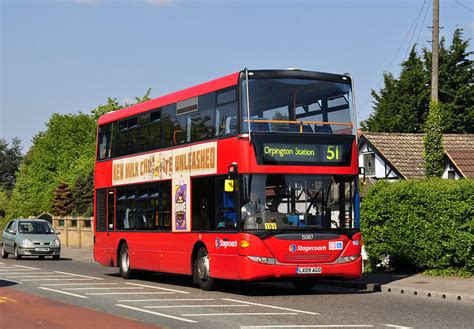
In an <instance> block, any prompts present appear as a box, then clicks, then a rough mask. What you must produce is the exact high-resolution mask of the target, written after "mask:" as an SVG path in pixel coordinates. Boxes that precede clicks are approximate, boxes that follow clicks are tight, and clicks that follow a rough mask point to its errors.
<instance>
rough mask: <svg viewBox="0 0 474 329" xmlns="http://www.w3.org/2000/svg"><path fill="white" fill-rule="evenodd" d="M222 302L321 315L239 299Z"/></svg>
mask: <svg viewBox="0 0 474 329" xmlns="http://www.w3.org/2000/svg"><path fill="white" fill-rule="evenodd" d="M222 300H227V301H230V302H235V303H243V304H249V305H255V306H262V307H268V308H274V309H277V310H285V311H291V312H298V313H304V314H311V315H319V313H316V312H309V311H301V310H295V309H292V308H286V307H279V306H273V305H266V304H259V303H252V302H246V301H243V300H237V299H231V298H222Z"/></svg>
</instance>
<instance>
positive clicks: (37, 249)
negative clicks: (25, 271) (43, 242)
mask: <svg viewBox="0 0 474 329" xmlns="http://www.w3.org/2000/svg"><path fill="white" fill-rule="evenodd" d="M35 251H49V248H35Z"/></svg>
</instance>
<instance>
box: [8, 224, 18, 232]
mask: <svg viewBox="0 0 474 329" xmlns="http://www.w3.org/2000/svg"><path fill="white" fill-rule="evenodd" d="M16 226H17V225H16V222H13V224H12V228H11V230H10V232H11V233H13V234H15V233H16Z"/></svg>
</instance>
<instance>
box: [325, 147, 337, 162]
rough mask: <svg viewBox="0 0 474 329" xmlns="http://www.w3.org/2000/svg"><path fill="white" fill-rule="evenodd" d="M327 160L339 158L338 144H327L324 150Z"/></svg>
mask: <svg viewBox="0 0 474 329" xmlns="http://www.w3.org/2000/svg"><path fill="white" fill-rule="evenodd" d="M326 159H327V160H339V146H335V145H328V150H327V152H326Z"/></svg>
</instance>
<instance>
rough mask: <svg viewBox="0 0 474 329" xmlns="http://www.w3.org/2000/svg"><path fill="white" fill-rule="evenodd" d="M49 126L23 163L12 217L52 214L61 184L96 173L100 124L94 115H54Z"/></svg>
mask: <svg viewBox="0 0 474 329" xmlns="http://www.w3.org/2000/svg"><path fill="white" fill-rule="evenodd" d="M46 126H47V130H46V131H45V132H42V133H39V134H38V135H36V136H35V138H34V139H33V145H32V147H31V148H30V150H29V151H28V152H27V154H26V155H25V158H24V159H23V161H22V162H21V165H20V169H19V172H18V176H17V183H16V186H15V189H14V190H13V193H12V198H11V201H10V203H9V206H8V216H9V217H10V216H18V217H20V216H30V215H36V214H38V213H41V212H43V211H51V199H52V196H53V191H54V189H55V188H56V187H57V186H58V185H59V183H60V182H63V181H64V182H66V183H68V184H74V182H75V180H76V179H77V177H78V176H79V175H80V174H84V173H87V172H90V171H92V170H93V165H94V154H95V135H96V122H95V120H94V119H93V118H92V117H91V116H89V115H86V114H82V113H80V114H77V115H72V114H67V115H61V114H53V115H52V116H51V118H50V120H49V122H48V123H47V124H46Z"/></svg>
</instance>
